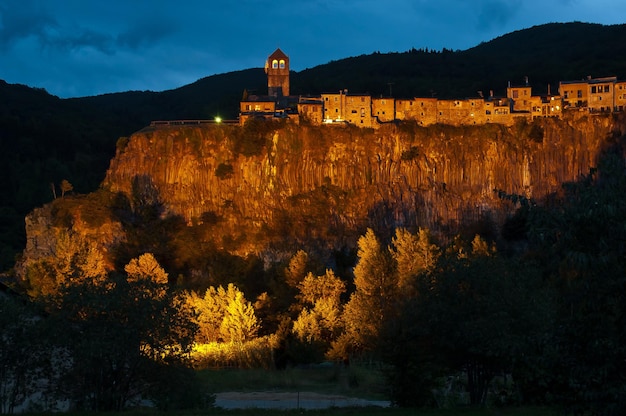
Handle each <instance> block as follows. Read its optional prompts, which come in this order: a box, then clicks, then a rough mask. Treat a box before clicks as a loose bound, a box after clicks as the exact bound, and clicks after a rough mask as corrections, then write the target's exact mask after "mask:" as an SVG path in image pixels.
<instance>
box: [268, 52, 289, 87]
mask: <svg viewBox="0 0 626 416" xmlns="http://www.w3.org/2000/svg"><path fill="white" fill-rule="evenodd" d="M265 73H266V74H267V95H269V96H271V97H287V96H289V57H288V56H287V55H285V53H284V52H283V51H281V50H280V48H279V49H276V50H275V51H274V53H272V54H271V55H270V56H269V57H268V58H267V61H266V62H265Z"/></svg>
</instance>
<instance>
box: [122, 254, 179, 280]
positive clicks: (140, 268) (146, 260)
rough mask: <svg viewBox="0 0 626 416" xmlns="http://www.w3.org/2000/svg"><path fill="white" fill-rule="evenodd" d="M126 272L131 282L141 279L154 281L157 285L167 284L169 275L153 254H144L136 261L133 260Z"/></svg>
mask: <svg viewBox="0 0 626 416" xmlns="http://www.w3.org/2000/svg"><path fill="white" fill-rule="evenodd" d="M124 271H125V272H126V274H127V275H128V280H129V281H138V280H141V279H146V280H152V281H153V282H155V283H159V284H167V281H168V280H167V273H166V272H165V270H163V268H162V267H161V266H160V265H159V263H158V262H157V260H156V259H155V258H154V255H153V254H152V253H144V254H142V255H141V256H139V257H138V258H136V259H132V260H131V261H130V262H129V263H128V264H127V265H126V266H124Z"/></svg>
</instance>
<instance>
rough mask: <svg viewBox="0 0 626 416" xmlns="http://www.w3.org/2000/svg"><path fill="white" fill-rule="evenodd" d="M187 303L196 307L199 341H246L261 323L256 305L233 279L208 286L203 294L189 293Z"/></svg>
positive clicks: (253, 334) (197, 337) (254, 333)
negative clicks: (201, 295) (225, 283)
mask: <svg viewBox="0 0 626 416" xmlns="http://www.w3.org/2000/svg"><path fill="white" fill-rule="evenodd" d="M187 303H188V304H189V305H190V306H191V307H193V309H194V310H195V311H196V318H195V321H196V324H197V325H198V333H197V336H196V341H197V342H199V343H210V342H218V341H221V342H231V341H232V342H235V341H236V342H243V341H247V340H249V339H252V338H254V337H256V334H257V331H258V329H259V323H258V320H257V318H256V315H255V312H254V307H253V306H252V304H251V303H250V302H248V301H247V300H246V299H245V297H244V294H243V293H242V292H241V291H240V290H239V289H238V288H237V287H236V286H235V285H234V284H232V283H230V284H228V286H227V287H226V288H224V287H223V286H218V287H217V288H216V287H214V286H211V287H209V288H208V289H207V290H206V292H205V294H204V297H200V296H199V295H198V294H197V293H196V292H190V293H189V294H188V295H187Z"/></svg>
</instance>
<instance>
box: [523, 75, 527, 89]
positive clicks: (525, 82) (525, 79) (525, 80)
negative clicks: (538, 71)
mask: <svg viewBox="0 0 626 416" xmlns="http://www.w3.org/2000/svg"><path fill="white" fill-rule="evenodd" d="M524 84H525V85H526V86H527V87H528V75H526V76H525V77H524Z"/></svg>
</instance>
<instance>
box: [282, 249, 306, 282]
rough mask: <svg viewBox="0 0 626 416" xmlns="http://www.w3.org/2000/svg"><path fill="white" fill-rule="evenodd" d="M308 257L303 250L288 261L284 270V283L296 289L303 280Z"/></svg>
mask: <svg viewBox="0 0 626 416" xmlns="http://www.w3.org/2000/svg"><path fill="white" fill-rule="evenodd" d="M308 261H309V256H308V255H307V254H306V252H305V251H304V250H298V252H297V253H296V254H294V255H293V257H292V258H291V260H289V266H287V268H286V269H285V281H286V282H287V284H288V285H289V286H291V287H297V286H298V284H299V283H300V282H301V281H302V280H303V279H304V278H305V276H306V269H307V263H308Z"/></svg>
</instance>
